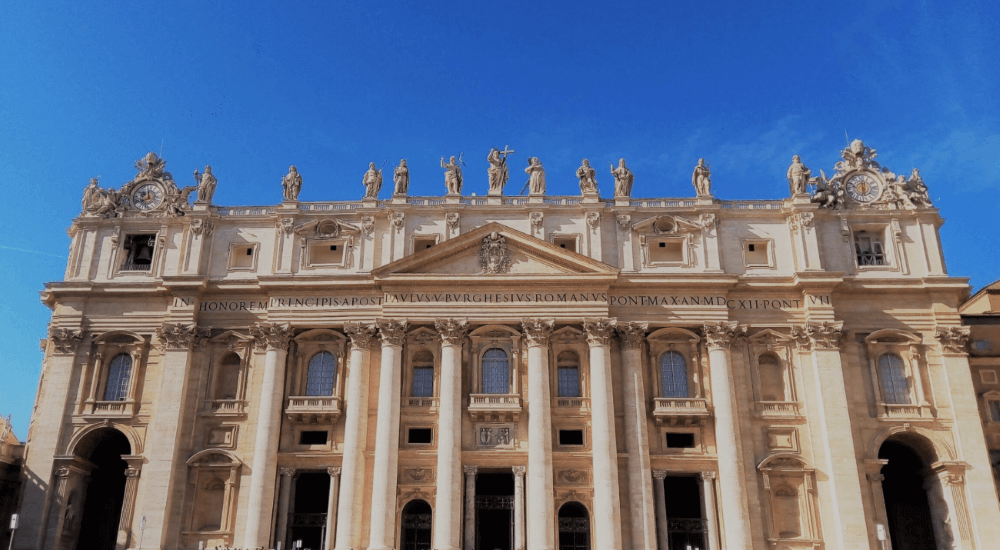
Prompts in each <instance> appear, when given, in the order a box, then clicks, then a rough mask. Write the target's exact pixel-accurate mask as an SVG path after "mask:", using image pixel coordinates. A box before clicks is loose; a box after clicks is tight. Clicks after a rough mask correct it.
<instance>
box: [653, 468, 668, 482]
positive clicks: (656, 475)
mask: <svg viewBox="0 0 1000 550" xmlns="http://www.w3.org/2000/svg"><path fill="white" fill-rule="evenodd" d="M666 477H667V471H666V470H653V479H657V480H660V481H663V480H664V479H666Z"/></svg>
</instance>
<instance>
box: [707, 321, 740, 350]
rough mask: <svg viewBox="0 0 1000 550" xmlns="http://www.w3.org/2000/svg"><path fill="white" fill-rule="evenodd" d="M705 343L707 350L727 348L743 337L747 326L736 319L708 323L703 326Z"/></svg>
mask: <svg viewBox="0 0 1000 550" xmlns="http://www.w3.org/2000/svg"><path fill="white" fill-rule="evenodd" d="M704 332H705V344H706V345H707V346H708V349H709V350H716V349H729V347H730V346H732V345H733V344H734V343H735V342H737V341H738V340H740V339H742V338H745V337H746V335H747V327H746V326H743V325H740V324H739V323H737V322H736V321H728V322H724V323H715V324H708V323H706V324H705V326H704Z"/></svg>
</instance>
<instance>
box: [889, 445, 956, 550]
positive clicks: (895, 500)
mask: <svg viewBox="0 0 1000 550" xmlns="http://www.w3.org/2000/svg"><path fill="white" fill-rule="evenodd" d="M878 457H879V458H880V459H882V460H887V461H888V463H887V464H886V465H885V466H883V467H882V475H883V476H884V477H885V478H884V479H883V480H882V494H883V497H884V499H885V512H886V519H887V523H888V528H889V539H890V541H891V543H892V550H936V549H937V548H938V544H937V537H936V536H935V533H934V527H933V516H932V513H931V505H930V500H929V498H928V494H927V489H926V486H927V484H928V483H934V482H936V481H937V480H936V479H932V478H930V477H928V476H927V475H926V474H925V472H926V468H927V466H928V465H927V464H926V461H925V460H924V458H923V457H921V455H920V453H918V452H917V450H916V449H914V448H913V447H912V446H911V445H908V444H907V443H904V442H902V441H900V440H897V439H889V440H887V441H885V442H884V443H883V444H882V446H881V447H880V448H879V451H878ZM945 513H946V512H945Z"/></svg>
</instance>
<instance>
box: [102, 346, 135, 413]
mask: <svg viewBox="0 0 1000 550" xmlns="http://www.w3.org/2000/svg"><path fill="white" fill-rule="evenodd" d="M131 380H132V356H131V355H129V354H127V353H119V354H118V355H116V356H114V358H113V359H111V365H110V366H109V367H108V383H107V384H106V385H105V386H104V400H105V401H124V400H125V398H126V397H128V386H129V381H131Z"/></svg>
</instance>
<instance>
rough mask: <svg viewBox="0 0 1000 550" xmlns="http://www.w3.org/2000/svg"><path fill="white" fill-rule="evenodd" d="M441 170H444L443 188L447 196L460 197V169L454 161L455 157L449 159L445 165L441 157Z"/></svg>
mask: <svg viewBox="0 0 1000 550" xmlns="http://www.w3.org/2000/svg"><path fill="white" fill-rule="evenodd" d="M441 168H444V186H445V188H446V189H447V190H448V194H449V195H461V194H462V168H461V167H460V166H459V165H458V162H456V161H455V157H451V158H450V159H449V160H448V164H445V163H444V157H441Z"/></svg>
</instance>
